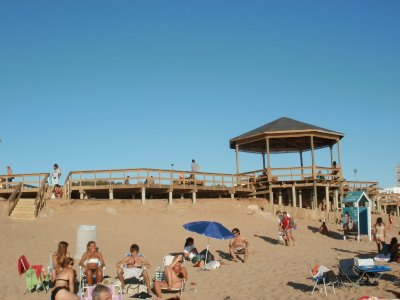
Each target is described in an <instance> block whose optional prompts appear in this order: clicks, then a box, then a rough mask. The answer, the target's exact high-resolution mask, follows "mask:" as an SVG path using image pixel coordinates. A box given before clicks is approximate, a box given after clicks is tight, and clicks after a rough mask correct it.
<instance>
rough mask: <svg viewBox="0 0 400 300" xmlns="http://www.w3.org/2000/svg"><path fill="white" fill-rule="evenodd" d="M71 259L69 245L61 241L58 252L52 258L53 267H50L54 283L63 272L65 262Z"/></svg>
mask: <svg viewBox="0 0 400 300" xmlns="http://www.w3.org/2000/svg"><path fill="white" fill-rule="evenodd" d="M67 257H71V255H70V254H69V252H68V243H67V242H65V241H61V242H59V243H58V248H57V252H55V253H54V254H53V255H52V256H51V261H52V265H51V266H50V272H51V280H52V281H54V280H55V279H56V276H57V274H58V273H60V272H61V270H62V264H63V261H64V260H65V259H66V258H67Z"/></svg>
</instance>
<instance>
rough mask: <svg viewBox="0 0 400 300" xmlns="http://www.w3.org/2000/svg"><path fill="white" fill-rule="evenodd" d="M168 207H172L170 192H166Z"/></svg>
mask: <svg viewBox="0 0 400 300" xmlns="http://www.w3.org/2000/svg"><path fill="white" fill-rule="evenodd" d="M168 205H169V206H172V191H169V192H168Z"/></svg>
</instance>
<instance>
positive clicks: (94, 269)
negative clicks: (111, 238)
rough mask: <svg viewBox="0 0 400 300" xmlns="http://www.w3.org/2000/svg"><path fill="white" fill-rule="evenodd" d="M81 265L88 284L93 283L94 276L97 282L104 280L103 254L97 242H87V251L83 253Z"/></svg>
mask: <svg viewBox="0 0 400 300" xmlns="http://www.w3.org/2000/svg"><path fill="white" fill-rule="evenodd" d="M79 266H81V267H83V269H84V272H85V274H86V277H87V281H88V285H93V276H94V275H95V276H96V283H101V282H102V281H103V267H104V266H105V263H104V259H103V255H102V254H101V253H100V252H98V250H97V249H96V242H94V241H90V242H88V243H87V251H86V252H85V253H83V255H82V258H81V261H80V262H79Z"/></svg>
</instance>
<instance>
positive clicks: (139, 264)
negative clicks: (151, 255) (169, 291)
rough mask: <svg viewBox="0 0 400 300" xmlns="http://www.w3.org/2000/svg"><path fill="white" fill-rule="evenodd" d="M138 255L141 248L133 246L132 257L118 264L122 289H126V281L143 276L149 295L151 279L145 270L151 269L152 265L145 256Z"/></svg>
mask: <svg viewBox="0 0 400 300" xmlns="http://www.w3.org/2000/svg"><path fill="white" fill-rule="evenodd" d="M138 254H139V246H138V245H136V244H133V245H131V247H130V255H129V256H128V255H127V256H125V257H124V258H122V259H121V260H120V261H119V262H117V274H118V278H119V280H120V281H121V286H122V289H124V288H125V281H126V280H129V279H131V278H136V279H139V278H140V277H142V276H143V279H144V282H145V284H146V286H147V293H148V294H149V293H150V291H151V288H150V278H149V275H148V273H147V271H146V270H145V268H150V263H149V262H148V261H147V260H146V259H145V258H144V257H143V256H138Z"/></svg>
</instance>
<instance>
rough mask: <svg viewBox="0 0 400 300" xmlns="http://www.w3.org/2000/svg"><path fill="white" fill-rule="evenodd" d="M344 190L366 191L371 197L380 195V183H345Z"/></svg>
mask: <svg viewBox="0 0 400 300" xmlns="http://www.w3.org/2000/svg"><path fill="white" fill-rule="evenodd" d="M343 188H344V189H345V190H348V191H350V192H351V191H365V192H367V194H369V195H377V194H378V193H379V182H376V181H344V182H343Z"/></svg>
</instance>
